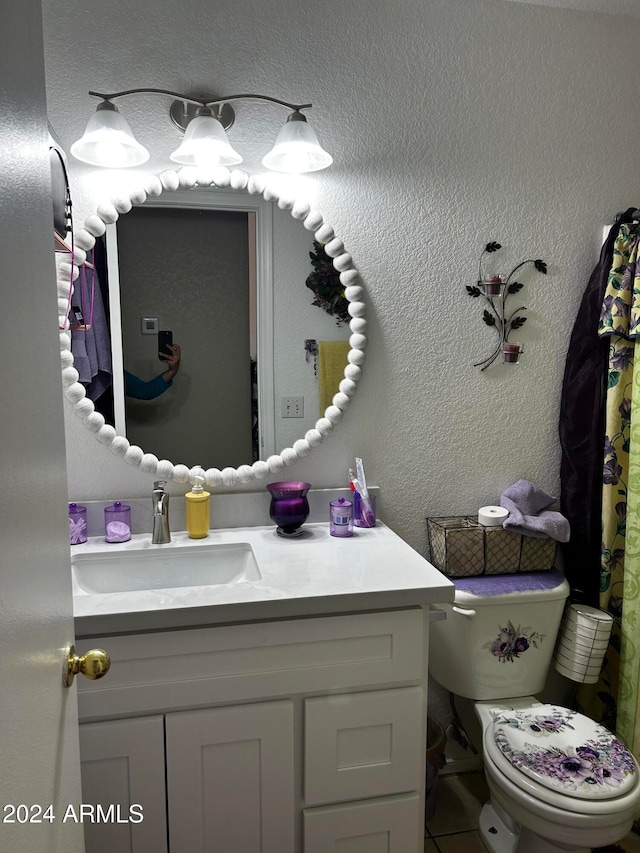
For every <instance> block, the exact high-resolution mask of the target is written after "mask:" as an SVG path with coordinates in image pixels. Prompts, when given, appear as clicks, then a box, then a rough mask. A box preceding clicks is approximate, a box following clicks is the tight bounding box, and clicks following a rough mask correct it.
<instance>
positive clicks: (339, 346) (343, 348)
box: [318, 341, 351, 417]
mask: <svg viewBox="0 0 640 853" xmlns="http://www.w3.org/2000/svg"><path fill="white" fill-rule="evenodd" d="M350 349H351V347H350V346H349V341H319V342H318V382H319V388H318V391H319V394H320V417H322V416H323V415H324V410H325V409H326V408H327V406H330V405H331V401H332V399H333V397H334V395H335V394H337V393H338V385H339V384H340V383H341V382H342V380H343V379H344V369H345V367H346V366H347V364H348V362H347V353H348V352H349V350H350Z"/></svg>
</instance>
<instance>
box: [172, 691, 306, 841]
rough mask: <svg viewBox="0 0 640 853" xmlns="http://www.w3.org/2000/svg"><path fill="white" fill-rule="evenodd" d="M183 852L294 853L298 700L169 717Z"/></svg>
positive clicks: (176, 823) (176, 837)
mask: <svg viewBox="0 0 640 853" xmlns="http://www.w3.org/2000/svg"><path fill="white" fill-rule="evenodd" d="M166 735H167V756H166V758H167V793H168V820H169V845H170V848H171V850H172V851H176V853H205V851H206V853H213V851H215V853H240V851H242V853H293V843H294V842H293V830H294V826H293V807H294V799H293V703H292V702H264V703H260V704H255V705H235V706H231V707H224V708H208V709H206V710H202V711H180V712H176V713H173V714H167V717H166Z"/></svg>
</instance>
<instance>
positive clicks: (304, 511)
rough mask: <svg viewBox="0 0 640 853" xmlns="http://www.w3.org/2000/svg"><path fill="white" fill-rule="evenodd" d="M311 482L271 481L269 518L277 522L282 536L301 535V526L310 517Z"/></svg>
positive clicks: (268, 486) (268, 487) (269, 487)
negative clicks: (308, 495) (308, 494)
mask: <svg viewBox="0 0 640 853" xmlns="http://www.w3.org/2000/svg"><path fill="white" fill-rule="evenodd" d="M310 488H311V483H303V482H301V481H300V480H294V481H291V482H280V483H269V484H268V485H267V489H268V490H269V492H270V493H271V504H270V505H269V518H270V519H271V521H273V522H275V523H276V524H277V525H278V527H277V532H278V534H279V535H280V536H285V537H286V536H289V537H291V536H300V535H301V534H302V531H301V530H300V527H301V526H302V525H303V524H304V522H305V521H306V520H307V519H308V518H309V502H308V500H307V492H308V491H309V489H310Z"/></svg>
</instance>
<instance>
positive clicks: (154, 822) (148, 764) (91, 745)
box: [80, 716, 167, 853]
mask: <svg viewBox="0 0 640 853" xmlns="http://www.w3.org/2000/svg"><path fill="white" fill-rule="evenodd" d="M80 762H81V764H80V766H81V770H82V802H83V804H85V807H86V806H93V807H94V810H93V820H92V818H91V816H89V815H88V814H85V816H84V818H83V825H84V834H85V845H86V851H87V853H114V851H116V850H117V851H118V853H149V851H151V850H153V853H166V850H167V823H166V795H165V783H164V726H163V719H162V717H161V716H158V717H138V718H135V719H130V720H112V721H110V722H107V723H85V724H84V725H81V726H80ZM98 806H99V807H100V808H98ZM133 806H136V807H137V806H139V807H141V808H132V807H133ZM140 815H142V820H140Z"/></svg>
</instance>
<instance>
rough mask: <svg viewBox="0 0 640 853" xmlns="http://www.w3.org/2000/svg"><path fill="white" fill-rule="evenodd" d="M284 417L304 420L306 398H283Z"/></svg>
mask: <svg viewBox="0 0 640 853" xmlns="http://www.w3.org/2000/svg"><path fill="white" fill-rule="evenodd" d="M282 417H283V418H303V417H304V397H283V398H282Z"/></svg>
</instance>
